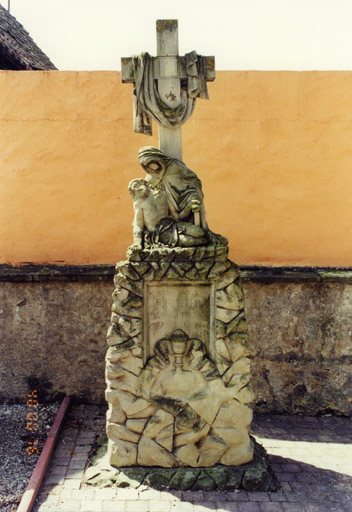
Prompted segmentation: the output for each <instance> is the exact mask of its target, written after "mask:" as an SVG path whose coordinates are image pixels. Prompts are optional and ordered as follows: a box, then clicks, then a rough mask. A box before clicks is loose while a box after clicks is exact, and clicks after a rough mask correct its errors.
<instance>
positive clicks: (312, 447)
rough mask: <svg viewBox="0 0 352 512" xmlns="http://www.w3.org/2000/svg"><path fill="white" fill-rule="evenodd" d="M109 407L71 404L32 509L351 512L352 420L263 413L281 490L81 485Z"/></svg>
mask: <svg viewBox="0 0 352 512" xmlns="http://www.w3.org/2000/svg"><path fill="white" fill-rule="evenodd" d="M104 413H105V409H104V408H102V407H97V406H78V407H76V408H75V409H73V410H72V411H71V413H70V415H69V418H68V420H67V422H66V425H65V428H64V430H63V432H62V434H61V437H60V441H59V444H58V446H57V448H56V450H55V453H54V456H53V458H52V460H51V462H50V465H49V469H48V472H47V475H46V478H45V480H44V482H43V485H42V489H41V492H40V494H39V496H38V498H37V500H36V503H35V506H34V509H33V510H34V512H49V511H55V512H61V511H67V512H76V511H79V512H110V511H114V512H149V511H150V512H211V511H219V512H221V511H224V512H225V511H229V512H328V511H329V512H352V419H347V418H334V417H321V418H311V417H292V416H273V415H259V416H257V418H256V420H255V422H254V423H253V433H254V434H255V436H256V437H257V439H258V441H259V442H261V443H262V444H263V445H264V446H265V448H266V449H267V451H268V453H269V454H270V455H269V457H270V463H271V467H272V469H273V471H274V472H275V474H276V477H277V479H278V480H279V482H280V484H281V489H280V490H279V491H278V492H275V493H270V492H251V493H249V492H243V491H241V492H190V491H188V492H180V491H179V492H175V491H170V492H160V491H156V490H154V489H150V488H147V487H145V488H140V489H138V490H136V489H117V490H116V489H112V488H105V489H98V488H94V487H89V486H84V485H82V484H81V477H82V474H83V469H84V466H85V464H86V460H87V455H88V453H89V450H90V448H91V444H92V442H93V440H94V438H95V436H96V435H97V434H98V433H99V434H100V433H101V432H102V431H104V425H105V417H104Z"/></svg>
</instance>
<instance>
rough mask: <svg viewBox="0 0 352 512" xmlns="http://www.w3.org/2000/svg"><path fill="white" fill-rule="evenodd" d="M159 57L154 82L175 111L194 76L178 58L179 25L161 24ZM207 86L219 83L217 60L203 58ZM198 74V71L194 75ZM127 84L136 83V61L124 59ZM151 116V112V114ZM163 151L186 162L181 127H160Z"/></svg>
mask: <svg viewBox="0 0 352 512" xmlns="http://www.w3.org/2000/svg"><path fill="white" fill-rule="evenodd" d="M156 32H157V57H152V58H151V66H152V74H153V78H154V79H155V80H156V81H157V88H158V94H159V96H160V99H161V101H162V103H163V104H165V105H166V106H167V108H169V109H171V111H176V109H177V108H178V107H179V106H180V104H181V89H183V90H185V89H186V90H187V82H188V80H189V79H190V72H189V70H188V69H187V68H188V66H189V61H188V59H187V56H180V55H178V21H177V20H157V22H156ZM200 58H201V59H202V73H203V74H204V76H203V78H204V80H205V81H206V82H210V81H213V80H215V58H214V57H200ZM192 73H193V74H194V70H193V71H192ZM121 75H122V82H123V83H134V84H135V83H136V76H135V71H134V67H133V58H132V57H128V58H122V59H121ZM147 113H148V112H147ZM158 125H159V126H158V127H159V147H160V149H161V150H162V151H164V152H165V153H167V154H168V155H169V156H172V157H174V158H178V159H179V160H182V139H181V126H180V125H178V126H173V127H172V128H169V127H165V126H163V125H162V124H161V123H158Z"/></svg>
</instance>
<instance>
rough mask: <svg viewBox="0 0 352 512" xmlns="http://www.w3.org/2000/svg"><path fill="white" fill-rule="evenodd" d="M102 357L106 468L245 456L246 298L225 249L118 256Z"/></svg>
mask: <svg viewBox="0 0 352 512" xmlns="http://www.w3.org/2000/svg"><path fill="white" fill-rule="evenodd" d="M113 299H114V303H113V307H112V311H113V313H112V317H111V326H110V328H109V331H108V345H109V349H108V351H107V356H106V380H107V390H106V399H107V401H108V403H109V411H108V417H107V434H108V438H109V443H108V457H109V462H110V464H111V465H113V466H116V467H126V466H136V465H139V466H162V467H180V466H191V467H210V466H214V465H215V464H218V463H220V464H222V465H225V466H239V465H242V464H245V463H248V462H249V461H251V460H252V458H253V442H252V441H251V439H250V437H249V434H248V426H249V425H250V423H251V419H252V411H251V409H250V408H249V407H248V406H247V405H246V404H248V402H250V401H251V400H252V391H251V388H250V382H249V381H250V362H249V359H248V355H249V347H248V337H247V324H246V318H245V312H244V300H243V293H242V289H241V285H240V282H239V272H238V267H237V265H235V264H234V263H232V262H231V261H229V260H228V259H227V247H216V246H212V245H211V246H205V247H192V248H180V247H178V248H168V247H165V248H157V249H153V250H151V251H149V250H141V251H133V252H131V253H130V254H129V259H128V261H123V262H121V263H118V264H117V266H116V275H115V290H114V293H113Z"/></svg>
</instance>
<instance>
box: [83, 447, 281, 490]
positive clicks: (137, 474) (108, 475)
mask: <svg viewBox="0 0 352 512" xmlns="http://www.w3.org/2000/svg"><path fill="white" fill-rule="evenodd" d="M251 439H252V441H253V443H254V457H253V460H252V461H251V462H249V463H247V464H243V465H242V466H236V467H234V466H222V465H220V464H218V465H216V466H214V467H212V468H191V467H185V468H160V467H141V466H138V467H137V466H135V467H128V468H115V467H113V466H111V465H110V464H109V462H108V457H107V442H106V440H105V442H104V443H103V444H102V445H101V447H100V448H99V450H98V453H97V455H96V456H95V458H94V459H93V465H91V466H90V467H88V468H87V469H86V471H85V475H84V481H85V483H86V484H88V485H92V486H96V487H120V488H125V487H130V488H134V489H138V488H139V487H140V486H142V485H144V486H145V485H147V486H149V487H152V488H154V489H160V490H162V489H170V490H178V491H190V490H192V491H214V490H219V491H234V490H239V489H244V490H246V491H272V492H273V491H276V490H277V488H278V485H277V481H276V479H275V477H274V475H273V473H272V471H271V469H270V467H269V465H268V461H267V454H266V451H265V449H264V448H263V447H262V446H261V445H260V444H258V443H257V442H256V440H255V439H254V438H253V437H252V438H251Z"/></svg>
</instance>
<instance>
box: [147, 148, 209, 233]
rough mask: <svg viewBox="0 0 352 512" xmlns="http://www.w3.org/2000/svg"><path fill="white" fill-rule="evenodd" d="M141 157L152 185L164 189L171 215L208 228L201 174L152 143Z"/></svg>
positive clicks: (205, 228)
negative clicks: (197, 173)
mask: <svg viewBox="0 0 352 512" xmlns="http://www.w3.org/2000/svg"><path fill="white" fill-rule="evenodd" d="M138 159H139V162H140V164H141V166H142V167H143V169H144V170H145V171H146V173H147V177H146V181H147V182H148V183H149V186H150V187H151V188H155V189H160V190H164V191H165V193H166V198H167V204H168V208H169V212H170V215H171V216H172V217H174V218H175V219H177V220H183V221H186V222H190V223H192V224H197V225H199V226H200V227H201V228H203V229H204V230H205V231H207V230H208V225H207V221H206V218H205V209H204V204H203V198H204V196H203V192H202V182H201V181H200V179H199V178H198V176H197V175H196V174H195V173H194V172H193V171H191V169H188V167H186V165H185V164H184V163H183V162H181V160H177V159H176V158H171V157H169V156H168V155H167V154H166V153H164V152H163V151H161V150H160V149H157V148H154V147H152V146H145V147H143V148H141V149H140V150H139V153H138Z"/></svg>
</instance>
